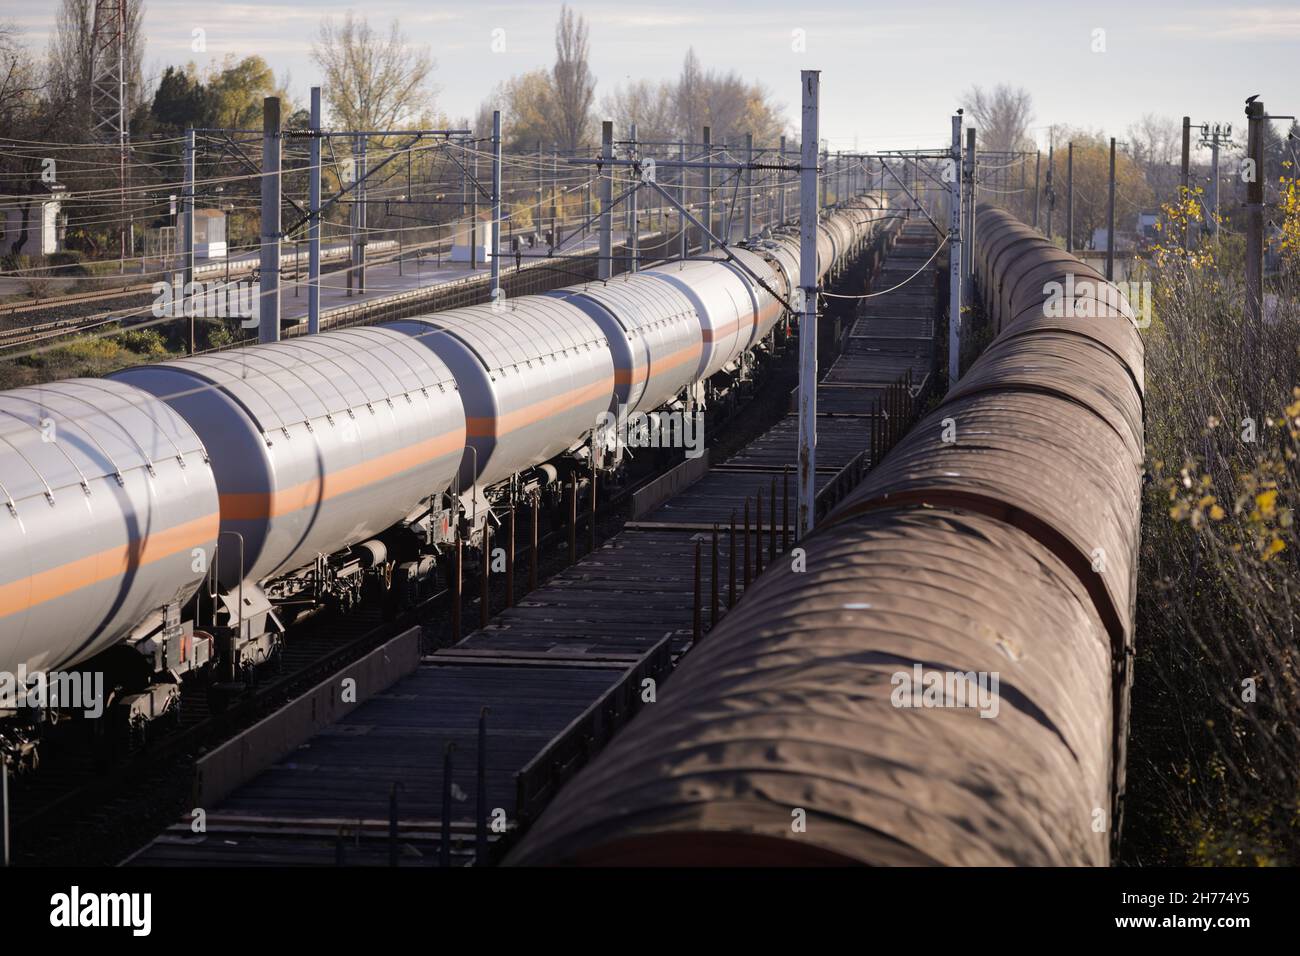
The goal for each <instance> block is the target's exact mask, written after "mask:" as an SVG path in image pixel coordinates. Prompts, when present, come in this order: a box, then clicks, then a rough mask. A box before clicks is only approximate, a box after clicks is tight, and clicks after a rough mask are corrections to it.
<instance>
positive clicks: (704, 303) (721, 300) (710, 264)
mask: <svg viewBox="0 0 1300 956" xmlns="http://www.w3.org/2000/svg"><path fill="white" fill-rule="evenodd" d="M640 275H644V276H653V277H655V278H656V279H658V280H659V281H660V282H664V283H666V284H668V285H670V286H672V287H673V288H675V289H677V290H678V291H680V292H681V293H683V294H684V295H685V296H686V297H687V298H688V299H689V300H690V301H691V304H692V305H693V306H694V307H695V312H696V314H697V315H698V316H699V319H700V331H701V335H702V337H703V350H702V351H701V353H700V362H699V365H698V366H697V367H696V370H695V374H694V376H693V378H694V379H695V380H696V381H701V380H703V379H706V378H708V377H709V376H711V375H713V374H714V373H716V372H718V371H720V370H721V369H722V367H723V366H725V365H726V364H727V363H728V362H730V361H731V360H732V359H734V358H735V357H736V356H737V355H739V354H740V353H741V352H743V351H744V350H745V347H746V346H747V344H748V343H749V341H750V338H751V337H752V335H753V329H754V319H755V302H754V296H753V295H752V294H751V292H750V288H749V284H748V283H747V282H745V281H744V280H743V279H742V278H741V277H740V275H739V274H738V273H737V272H735V271H733V270H731V269H728V268H726V267H725V266H722V265H719V264H718V262H717V261H715V260H713V259H694V260H684V261H681V262H670V263H665V264H664V265H661V266H653V267H651V268H649V269H646V270H644V271H643V272H641V273H640Z"/></svg>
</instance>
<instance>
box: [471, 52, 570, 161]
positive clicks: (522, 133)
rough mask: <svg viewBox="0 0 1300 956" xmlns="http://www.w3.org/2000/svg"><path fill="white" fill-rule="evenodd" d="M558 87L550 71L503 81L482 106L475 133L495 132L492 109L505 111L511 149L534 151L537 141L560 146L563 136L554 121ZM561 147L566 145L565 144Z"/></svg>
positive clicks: (506, 145) (504, 136) (505, 138)
mask: <svg viewBox="0 0 1300 956" xmlns="http://www.w3.org/2000/svg"><path fill="white" fill-rule="evenodd" d="M554 102H555V101H554V90H553V89H552V86H551V75H550V73H548V72H547V71H546V70H544V69H542V70H533V71H532V72H529V73H523V74H521V75H519V76H513V77H511V78H510V79H509V80H507V81H506V82H505V83H502V84H501V85H500V86H498V87H497V88H496V89H495V90H493V91H492V95H491V96H489V97H488V98H487V99H486V100H484V101H483V103H482V105H480V106H479V110H478V115H477V116H476V117H475V119H474V126H473V129H474V135H475V137H476V138H478V139H486V138H487V137H489V136H491V135H492V111H493V110H500V111H501V132H502V148H503V149H505V150H506V151H507V152H525V153H526V152H531V151H533V150H534V149H536V148H537V144H538V143H539V142H540V143H543V144H545V145H547V146H552V145H556V144H557V143H558V139H557V137H559V136H560V135H562V134H561V133H560V132H559V131H558V130H557V129H556V125H555V122H554ZM561 148H563V147H562V146H561Z"/></svg>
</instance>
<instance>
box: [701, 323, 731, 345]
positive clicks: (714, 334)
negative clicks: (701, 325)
mask: <svg viewBox="0 0 1300 956" xmlns="http://www.w3.org/2000/svg"><path fill="white" fill-rule="evenodd" d="M739 325H740V319H732V320H731V321H730V322H728V323H727V324H726V325H720V326H718V327H717V328H716V329H703V330H702V331H703V332H704V341H706V342H716V341H717V340H718V339H723V338H726V337H727V336H728V335H731V334H732V333H733V332H735V331H736V329H737V328H738V327H739Z"/></svg>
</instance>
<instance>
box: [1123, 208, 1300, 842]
mask: <svg viewBox="0 0 1300 956" xmlns="http://www.w3.org/2000/svg"><path fill="white" fill-rule="evenodd" d="M1193 208H1194V207H1192V206H1191V205H1190V204H1189V205H1188V206H1184V207H1182V208H1172V209H1168V210H1167V211H1166V212H1167V216H1166V222H1170V221H1172V222H1173V223H1174V224H1175V225H1176V226H1177V225H1180V224H1181V222H1182V221H1183V220H1184V219H1186V218H1187V217H1188V216H1189V213H1190V212H1191V210H1192V209H1193ZM1191 218H1192V219H1193V220H1194V218H1195V216H1194V214H1192V215H1191ZM1166 228H1168V226H1166ZM1242 262H1243V257H1242V252H1241V243H1240V239H1239V238H1234V237H1230V236H1227V235H1224V236H1223V237H1222V238H1221V240H1220V242H1219V243H1218V245H1217V246H1215V245H1213V244H1202V246H1201V247H1200V249H1198V250H1196V251H1195V252H1193V253H1192V255H1191V256H1189V257H1184V255H1183V254H1182V251H1181V248H1180V243H1178V242H1173V243H1170V244H1169V245H1168V246H1162V247H1158V248H1157V249H1156V250H1155V252H1154V257H1153V264H1152V267H1151V274H1150V279H1151V280H1152V284H1153V291H1154V320H1153V323H1152V326H1151V328H1150V329H1149V330H1148V331H1147V333H1146V365H1147V368H1146V372H1147V390H1146V427H1147V443H1148V474H1147V478H1148V481H1147V483H1146V490H1145V494H1144V502H1143V531H1142V553H1141V560H1142V565H1141V570H1140V573H1141V576H1142V577H1141V583H1140V587H1139V590H1138V623H1137V627H1138V631H1137V653H1138V661H1137V668H1136V673H1135V685H1134V692H1133V711H1132V727H1131V742H1130V749H1129V781H1130V785H1129V793H1128V799H1127V809H1126V815H1127V820H1128V823H1127V824H1126V833H1125V839H1124V843H1123V846H1122V849H1121V853H1122V856H1123V857H1124V859H1125V860H1126V861H1127V862H1130V863H1142V864H1166V865H1179V864H1189V863H1190V864H1198V863H1199V864H1215V865H1223V864H1237V865H1243V864H1244V865H1268V864H1290V865H1294V864H1296V863H1300V643H1298V642H1297V638H1296V631H1297V624H1298V623H1300V603H1298V601H1300V573H1298V571H1300V567H1298V559H1300V542H1298V541H1297V540H1296V529H1295V525H1294V511H1295V508H1296V506H1297V502H1298V501H1300V464H1298V463H1300V388H1297V386H1300V294H1298V293H1300V283H1298V282H1297V281H1296V269H1295V265H1296V262H1295V260H1294V259H1292V260H1289V261H1288V262H1287V263H1286V265H1285V268H1284V271H1283V274H1282V275H1280V276H1278V277H1276V279H1275V280H1273V281H1272V282H1271V283H1270V286H1271V287H1270V291H1271V292H1273V293H1275V294H1277V296H1278V301H1279V306H1278V310H1277V314H1276V318H1275V320H1274V321H1272V322H1271V323H1265V324H1264V325H1263V326H1262V327H1258V328H1257V327H1252V326H1250V325H1248V324H1247V320H1246V318H1245V315H1244V309H1243V302H1244V296H1243V291H1242V275H1243V270H1242Z"/></svg>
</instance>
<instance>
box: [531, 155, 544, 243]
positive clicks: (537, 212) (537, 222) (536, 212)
mask: <svg viewBox="0 0 1300 956" xmlns="http://www.w3.org/2000/svg"><path fill="white" fill-rule="evenodd" d="M543 176H544V174H543V173H542V141H541V140H540V139H539V140H538V141H537V205H535V206H534V207H533V232H534V233H536V234H537V237H538V238H539V239H540V238H541V235H542V199H543V196H544V193H543V190H544V189H545V188H546V183H545V180H544V178H543Z"/></svg>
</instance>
